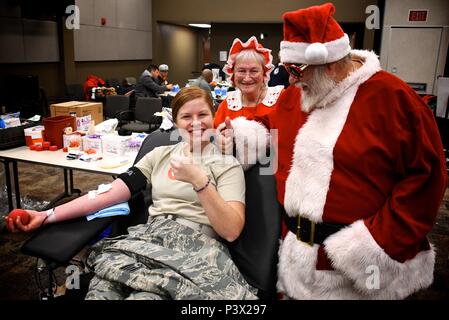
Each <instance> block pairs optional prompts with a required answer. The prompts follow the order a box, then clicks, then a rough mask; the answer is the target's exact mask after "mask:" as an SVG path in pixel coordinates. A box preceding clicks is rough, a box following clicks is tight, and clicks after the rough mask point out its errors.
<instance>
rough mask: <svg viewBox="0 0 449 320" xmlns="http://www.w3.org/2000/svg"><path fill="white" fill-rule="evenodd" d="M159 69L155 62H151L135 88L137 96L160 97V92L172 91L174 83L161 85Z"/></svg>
mask: <svg viewBox="0 0 449 320" xmlns="http://www.w3.org/2000/svg"><path fill="white" fill-rule="evenodd" d="M159 74H160V73H159V69H158V67H157V66H155V65H154V64H150V65H149V66H148V68H147V69H146V70H145V71H144V72H143V73H142V74H141V76H140V78H139V80H138V81H137V84H136V87H135V89H134V92H135V95H136V98H140V97H155V98H157V97H158V94H160V93H164V92H165V91H170V90H171V89H172V88H173V85H172V84H167V85H159V84H158V83H157V81H158V80H157V78H158V76H159Z"/></svg>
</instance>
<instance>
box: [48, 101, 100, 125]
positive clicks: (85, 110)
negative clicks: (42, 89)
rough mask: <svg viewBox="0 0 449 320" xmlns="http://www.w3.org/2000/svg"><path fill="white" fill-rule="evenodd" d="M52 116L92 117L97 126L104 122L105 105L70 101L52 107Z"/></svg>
mask: <svg viewBox="0 0 449 320" xmlns="http://www.w3.org/2000/svg"><path fill="white" fill-rule="evenodd" d="M50 114H51V116H52V117H55V116H67V115H75V114H76V116H77V117H84V116H87V115H89V114H90V115H91V117H92V120H94V121H95V124H96V125H97V124H99V123H101V122H103V103H101V102H86V101H68V102H62V103H55V104H52V105H50Z"/></svg>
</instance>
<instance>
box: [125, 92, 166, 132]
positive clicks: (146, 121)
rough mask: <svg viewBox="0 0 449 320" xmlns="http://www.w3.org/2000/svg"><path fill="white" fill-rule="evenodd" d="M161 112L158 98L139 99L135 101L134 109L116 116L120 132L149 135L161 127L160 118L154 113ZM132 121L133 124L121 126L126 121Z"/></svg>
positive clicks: (160, 103)
mask: <svg viewBox="0 0 449 320" xmlns="http://www.w3.org/2000/svg"><path fill="white" fill-rule="evenodd" d="M160 111H162V101H161V99H159V98H150V97H145V98H144V97H140V98H138V99H137V101H136V108H135V109H134V111H133V110H130V111H128V112H121V113H120V114H119V115H118V119H119V123H120V124H121V125H120V132H124V133H126V132H146V133H150V132H153V131H154V130H156V129H158V128H159V126H160V125H161V118H160V117H158V116H155V115H154V113H155V112H160ZM127 117H128V119H131V118H132V119H134V122H128V123H125V124H122V123H123V122H125V121H126V119H127Z"/></svg>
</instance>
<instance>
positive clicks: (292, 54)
mask: <svg viewBox="0 0 449 320" xmlns="http://www.w3.org/2000/svg"><path fill="white" fill-rule="evenodd" d="M312 45H313V46H314V48H312V49H308V48H309V46H312ZM322 45H324V47H325V49H326V50H327V54H322V53H323V52H322V51H323V48H320V49H319V50H314V49H317V48H316V47H315V46H316V45H315V44H313V43H307V42H290V41H281V51H280V57H281V61H282V63H307V64H314V65H318V64H326V63H331V62H335V61H338V60H340V59H341V58H343V57H344V56H346V55H347V54H348V53H349V52H350V51H351V46H350V45H349V37H348V35H347V34H346V33H345V34H344V35H343V37H341V38H340V39H336V40H333V41H329V42H326V43H322ZM320 47H321V46H320Z"/></svg>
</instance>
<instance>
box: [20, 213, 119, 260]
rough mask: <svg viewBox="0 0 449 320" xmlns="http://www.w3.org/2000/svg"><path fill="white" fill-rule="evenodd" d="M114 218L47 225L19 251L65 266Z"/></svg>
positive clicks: (74, 220)
mask: <svg viewBox="0 0 449 320" xmlns="http://www.w3.org/2000/svg"><path fill="white" fill-rule="evenodd" d="M116 218H117V217H106V218H101V219H94V220H91V221H87V220H86V218H85V217H82V218H78V219H73V220H68V221H63V222H60V223H55V224H49V225H47V226H45V227H43V228H42V229H40V230H38V231H37V232H36V233H35V234H34V235H33V236H32V237H31V238H30V239H28V240H27V241H26V242H25V243H24V244H23V246H22V248H21V251H22V253H24V254H26V255H30V256H34V257H38V258H42V259H45V260H50V261H54V262H57V263H60V264H66V263H68V262H69V261H70V260H71V259H72V258H73V257H74V256H75V255H76V254H77V253H78V252H79V251H80V250H81V249H82V248H83V247H84V246H86V245H87V244H89V242H90V241H92V240H94V239H95V238H96V237H98V236H99V235H100V234H101V232H103V231H104V229H106V228H107V227H108V226H109V225H110V224H111V223H112V222H113V221H114V220H115V219H116Z"/></svg>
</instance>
